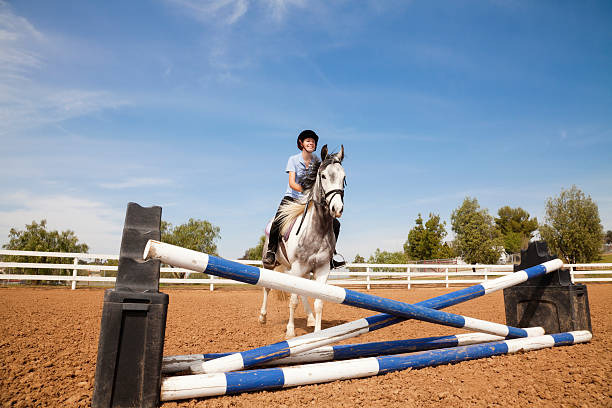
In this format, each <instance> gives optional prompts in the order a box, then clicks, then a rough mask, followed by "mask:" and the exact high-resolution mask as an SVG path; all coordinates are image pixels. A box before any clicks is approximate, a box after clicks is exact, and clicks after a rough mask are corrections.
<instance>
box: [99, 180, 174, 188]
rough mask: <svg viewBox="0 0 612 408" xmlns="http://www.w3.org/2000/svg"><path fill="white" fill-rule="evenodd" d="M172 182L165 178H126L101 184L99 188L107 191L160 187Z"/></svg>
mask: <svg viewBox="0 0 612 408" xmlns="http://www.w3.org/2000/svg"><path fill="white" fill-rule="evenodd" d="M171 182H172V180H170V179H167V178H153V177H140V178H128V179H127V180H124V181H119V182H109V183H101V184H100V187H103V188H109V189H123V188H135V187H148V186H161V185H167V184H170V183H171Z"/></svg>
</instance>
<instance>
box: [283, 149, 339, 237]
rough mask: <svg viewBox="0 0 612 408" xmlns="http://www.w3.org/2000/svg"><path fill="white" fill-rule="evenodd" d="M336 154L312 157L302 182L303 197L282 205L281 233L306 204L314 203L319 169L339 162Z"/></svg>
mask: <svg viewBox="0 0 612 408" xmlns="http://www.w3.org/2000/svg"><path fill="white" fill-rule="evenodd" d="M336 154H337V153H331V154H328V155H327V157H325V159H324V160H323V161H321V160H319V159H318V158H317V157H316V156H315V157H313V158H312V163H311V164H310V167H309V168H308V171H307V172H306V174H305V175H304V178H303V179H302V180H301V183H300V185H301V186H302V188H303V189H304V190H303V191H302V194H303V196H302V198H301V199H300V200H299V201H297V202H291V201H290V202H287V203H285V204H283V205H282V206H281V207H280V211H279V214H278V217H279V219H280V226H281V228H280V230H281V234H285V233H286V232H287V228H289V227H290V226H291V223H292V222H293V220H294V219H296V218H297V217H299V216H300V215H302V214H303V213H304V208H305V207H306V204H308V205H309V206H312V205H313V203H312V201H311V199H312V198H313V196H314V186H315V184H316V182H317V174H318V173H319V169H321V170H323V169H325V167H327V166H329V165H330V164H332V163H334V162H339V161H338V159H336Z"/></svg>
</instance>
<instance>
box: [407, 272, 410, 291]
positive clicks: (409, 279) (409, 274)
mask: <svg viewBox="0 0 612 408" xmlns="http://www.w3.org/2000/svg"><path fill="white" fill-rule="evenodd" d="M407 272H408V289H410V267H408V270H407Z"/></svg>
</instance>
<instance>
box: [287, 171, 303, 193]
mask: <svg viewBox="0 0 612 408" xmlns="http://www.w3.org/2000/svg"><path fill="white" fill-rule="evenodd" d="M289 187H291V188H292V189H294V190H295V191H299V192H300V193H301V192H302V186H300V185H299V184H298V183H296V182H295V172H294V171H290V172H289Z"/></svg>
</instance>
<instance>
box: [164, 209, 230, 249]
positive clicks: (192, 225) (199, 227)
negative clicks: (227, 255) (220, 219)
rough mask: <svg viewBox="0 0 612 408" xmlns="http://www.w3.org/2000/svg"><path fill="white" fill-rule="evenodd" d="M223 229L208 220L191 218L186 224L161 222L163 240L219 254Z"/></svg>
mask: <svg viewBox="0 0 612 408" xmlns="http://www.w3.org/2000/svg"><path fill="white" fill-rule="evenodd" d="M220 232H221V229H220V228H219V227H217V226H215V225H213V224H211V223H210V222H208V221H205V220H196V219H193V218H190V219H189V221H187V222H186V223H184V224H181V225H178V226H176V227H172V224H170V223H169V222H167V221H162V223H161V240H162V241H163V242H167V243H168V244H172V245H177V246H180V247H183V248H188V249H192V250H194V251H199V252H205V253H207V254H211V255H218V254H217V239H219V238H221V234H220Z"/></svg>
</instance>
